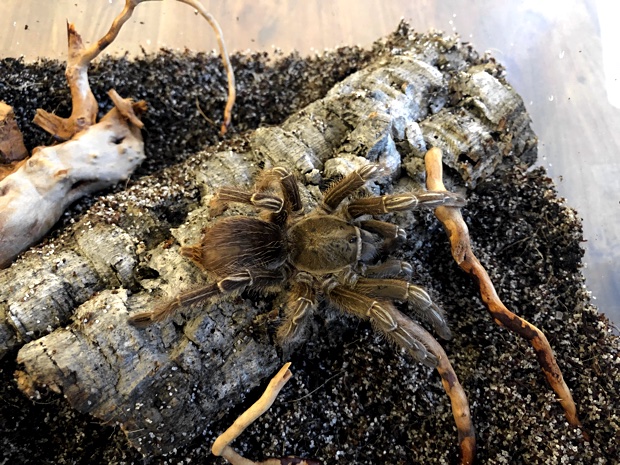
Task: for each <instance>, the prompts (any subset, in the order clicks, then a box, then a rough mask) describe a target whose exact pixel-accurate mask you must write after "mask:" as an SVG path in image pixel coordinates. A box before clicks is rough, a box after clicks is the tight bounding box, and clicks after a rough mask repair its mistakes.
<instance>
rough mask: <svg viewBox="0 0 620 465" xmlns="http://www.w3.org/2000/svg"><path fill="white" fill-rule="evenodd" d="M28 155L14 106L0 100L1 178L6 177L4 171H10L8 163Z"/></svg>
mask: <svg viewBox="0 0 620 465" xmlns="http://www.w3.org/2000/svg"><path fill="white" fill-rule="evenodd" d="M27 156H28V151H27V150H26V147H25V146H24V137H23V136H22V133H21V131H20V130H19V128H18V127H17V122H16V121H15V113H14V112H13V108H12V107H11V106H10V105H7V104H6V103H5V102H0V180H1V179H2V178H3V177H4V175H3V171H4V172H6V171H10V170H8V169H6V165H10V164H12V163H14V162H17V161H19V160H23V159H24V158H26V157H27ZM3 165H5V166H3Z"/></svg>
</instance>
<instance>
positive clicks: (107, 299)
mask: <svg viewBox="0 0 620 465" xmlns="http://www.w3.org/2000/svg"><path fill="white" fill-rule="evenodd" d="M471 61H472V57H471V56H469V55H468V51H467V49H466V48H462V47H456V46H455V43H454V42H450V41H445V40H443V38H441V37H440V36H431V37H430V39H428V40H425V41H424V43H419V44H417V45H414V46H412V48H411V49H410V50H395V51H393V54H392V55H389V56H383V57H382V58H381V59H380V60H379V61H378V62H376V63H373V64H372V65H370V66H369V67H368V68H367V69H365V70H363V71H361V72H359V73H356V74H354V75H352V76H351V77H349V78H347V79H346V80H345V81H343V82H342V83H341V84H339V85H337V86H336V87H334V89H333V90H332V91H331V92H330V93H329V94H328V95H327V97H326V98H325V99H322V100H320V101H317V102H315V103H314V104H312V105H310V106H309V107H307V108H305V109H304V110H302V111H300V112H298V113H296V114H295V115H293V116H292V117H290V118H289V119H288V120H287V121H286V122H285V123H284V124H282V125H281V126H279V127H274V128H262V129H260V130H258V131H256V132H254V133H253V134H252V135H251V136H250V147H248V150H247V151H244V152H241V153H237V152H235V151H232V150H229V151H223V152H222V151H221V152H217V153H214V151H209V152H205V153H202V154H197V155H196V156H195V157H194V158H192V159H191V160H189V161H188V162H187V163H185V164H184V165H183V166H180V167H178V168H173V169H171V170H168V171H167V172H164V173H163V174H162V175H161V176H162V177H163V178H162V177H160V178H158V177H153V178H148V179H145V180H144V181H143V184H142V186H136V187H135V189H133V190H131V191H130V192H128V193H119V194H116V195H115V196H112V198H111V200H109V203H110V204H112V205H115V206H116V207H117V208H118V209H119V210H118V211H119V214H118V216H121V217H122V218H115V217H114V215H112V216H111V217H108V218H109V221H108V222H106V221H103V220H99V221H97V214H96V213H93V214H92V215H87V216H86V217H85V218H84V219H83V220H82V221H81V222H80V223H79V224H78V225H75V226H74V227H73V228H72V230H71V231H70V232H69V233H68V236H70V235H71V234H73V235H75V236H76V237H77V238H78V240H75V241H71V240H67V241H65V242H64V243H63V245H62V246H59V247H57V248H56V249H55V250H54V253H53V254H52V258H47V257H46V256H45V254H44V253H43V252H44V251H41V253H38V251H37V249H35V250H33V251H32V252H29V253H27V254H25V256H24V257H23V258H21V259H20V260H18V262H17V263H16V264H15V265H14V266H13V267H12V268H10V269H9V270H5V271H2V272H0V289H1V290H2V293H1V295H2V297H0V299H1V300H0V315H2V314H4V315H6V320H4V321H2V322H1V326H0V337H3V338H4V339H3V340H2V341H0V344H1V345H0V350H3V351H4V353H6V352H7V351H9V350H12V349H14V348H15V347H18V346H19V345H21V344H23V343H24V342H25V341H28V340H32V339H34V340H32V341H31V342H29V343H28V344H26V345H25V346H24V347H22V349H21V350H20V352H19V355H18V361H19V363H20V364H21V371H20V373H19V376H18V380H19V383H20V386H21V387H22V388H23V390H24V391H25V392H27V393H28V394H29V395H31V396H36V395H37V390H38V389H41V386H47V387H49V388H51V389H53V390H56V391H58V392H62V393H63V394H64V395H65V396H66V398H67V401H68V402H69V403H70V404H71V405H72V406H73V407H74V408H76V409H78V410H80V411H83V412H88V413H90V414H92V415H94V416H95V417H97V418H99V419H101V420H103V421H106V422H118V423H119V424H120V427H121V428H122V429H123V431H125V433H126V434H127V437H128V439H129V441H130V443H131V444H132V445H134V446H135V447H138V448H139V449H140V450H141V451H142V452H143V453H145V454H156V453H162V452H166V451H169V450H171V449H172V448H173V447H178V446H179V445H180V444H183V443H186V442H187V441H188V440H189V439H191V438H192V437H194V436H196V435H197V434H198V433H199V432H200V431H201V430H202V429H204V428H205V427H207V426H208V424H210V423H212V422H213V421H215V420H216V419H217V418H219V417H220V416H221V415H222V414H223V410H224V409H225V408H227V407H229V406H232V405H235V404H237V403H238V402H240V401H241V400H242V399H243V398H244V397H245V393H247V392H248V390H249V389H251V388H253V387H255V386H257V385H258V384H259V383H261V382H262V380H263V379H265V378H266V377H268V376H270V375H271V374H273V372H274V370H275V369H276V367H277V366H279V365H280V364H281V362H282V361H281V360H280V356H279V355H278V352H277V350H276V347H275V345H274V344H273V342H272V341H271V338H270V337H269V334H268V332H267V331H266V328H265V326H264V325H262V324H258V323H257V320H256V318H257V317H258V316H259V315H260V314H262V313H265V312H267V311H269V310H270V309H271V307H270V306H269V303H268V302H269V301H266V300H264V299H257V298H256V297H255V296H244V297H241V298H237V299H234V300H227V301H224V302H222V303H220V304H218V305H214V306H210V307H209V308H206V309H192V310H188V311H187V312H186V317H187V323H185V324H183V319H182V318H180V317H178V318H177V319H176V320H175V321H173V322H171V323H167V324H165V325H161V326H158V325H155V326H154V327H152V328H150V329H148V330H146V331H144V330H138V329H136V328H133V327H130V326H129V325H127V323H126V318H127V315H128V314H130V313H133V312H137V311H140V310H144V309H145V308H148V307H150V306H152V305H153V304H154V302H155V301H156V300H157V299H159V298H161V297H165V296H167V295H172V294H176V292H177V291H178V289H179V288H184V287H192V286H193V285H195V284H197V283H203V282H204V281H205V280H206V279H207V278H206V277H205V276H203V275H202V274H201V273H200V271H199V270H198V269H197V268H196V267H194V266H193V265H192V264H190V263H189V262H188V261H187V260H185V259H183V258H182V257H181V256H180V254H179V253H178V251H179V244H178V243H181V244H188V243H193V242H196V241H197V240H198V238H199V237H200V231H201V229H202V228H203V227H205V226H206V225H208V223H209V219H208V215H207V213H206V212H207V208H206V205H207V204H208V202H209V200H210V198H211V196H212V195H213V194H214V192H215V190H216V189H217V188H219V187H221V186H224V185H250V184H251V183H252V181H253V179H254V176H255V175H256V173H257V170H258V165H259V164H261V165H267V166H269V165H284V166H287V167H289V168H291V169H293V170H295V171H297V172H298V173H300V174H301V175H302V176H301V177H302V181H303V182H304V183H305V184H306V189H303V190H302V195H304V196H305V197H306V198H307V199H309V200H310V199H313V198H314V199H315V198H316V197H318V189H319V185H323V184H324V183H325V182H326V181H328V179H329V178H331V177H333V176H337V175H339V174H345V173H348V172H350V171H351V170H353V169H354V168H355V167H356V161H358V160H359V159H358V157H362V158H368V159H370V160H372V161H379V162H382V163H384V164H385V165H386V166H387V167H388V168H390V169H391V173H392V180H393V181H394V183H398V184H397V185H396V186H395V185H394V183H392V182H387V183H385V184H383V185H382V186H375V189H379V188H381V189H383V190H385V191H391V190H393V189H398V188H402V187H407V188H409V187H411V185H415V186H417V187H418V188H421V184H420V180H421V178H422V177H423V172H424V170H423V159H422V154H423V153H424V151H425V149H426V147H427V145H428V144H433V145H438V146H440V147H443V146H445V147H444V151H445V157H446V160H447V163H448V165H449V166H453V167H454V168H455V170H454V171H453V172H452V173H451V175H450V179H449V180H448V181H447V184H448V185H449V186H454V185H463V184H465V183H467V184H468V185H470V186H472V185H475V183H476V182H477V181H478V180H480V179H484V177H485V176H488V174H489V173H490V172H492V171H493V169H494V168H497V167H498V166H500V165H501V164H502V163H503V161H504V158H505V157H506V156H507V155H510V156H511V157H512V160H514V159H515V158H519V157H523V158H524V159H525V160H531V156H532V153H533V150H534V149H535V143H534V142H535V136H534V135H533V133H532V131H531V129H530V128H529V126H528V125H527V124H524V122H527V114H526V112H525V109H524V107H523V104H522V103H521V102H520V99H519V98H518V96H516V94H515V93H514V91H512V89H510V87H509V86H507V85H506V84H505V83H504V82H503V81H502V79H501V78H500V76H499V74H500V72H499V70H497V69H496V68H493V67H492V65H491V64H489V65H488V66H489V68H488V69H481V68H480V67H479V66H478V63H476V66H474V67H473V68H472V66H471V64H472V63H471ZM478 73H487V74H488V75H489V77H490V78H491V81H490V82H493V84H492V85H490V86H479V85H478V86H477V85H476V84H475V83H476V82H480V81H481V82H485V83H487V82H488V78H487V77H486V76H483V77H481V76H478ZM468 76H469V78H470V81H471V82H473V83H474V84H472V85H471V86H470V87H468V88H466V89H465V90H462V91H461V93H460V94H459V95H460V96H461V98H460V99H457V100H456V101H455V102H451V101H450V98H449V96H454V95H455V94H454V91H453V90H452V89H451V86H453V85H455V83H456V81H457V80H458V82H463V81H467V77H468ZM476 76H477V78H475V77H476ZM478 78H479V79H478ZM489 89H501V91H500V92H499V93H498V96H489V95H486V94H485V92H489ZM503 98H508V99H509V101H508V102H507V103H506V104H505V105H503V106H502V105H499V108H503V109H504V110H502V111H503V113H499V114H498V115H497V117H493V119H489V117H487V116H486V115H485V113H484V111H483V110H482V108H483V106H482V105H481V104H479V103H476V102H491V101H499V103H501V102H503V100H502V99H503ZM442 113H444V114H446V115H463V114H466V115H467V118H468V121H470V122H471V123H472V124H469V125H462V126H454V127H450V131H451V132H449V133H447V132H446V133H445V134H449V135H450V136H452V137H453V138H456V139H457V140H459V141H469V142H463V143H461V145H455V144H452V143H451V142H452V139H451V138H450V137H449V136H448V135H446V136H443V135H442V134H444V133H437V132H432V131H431V129H428V130H425V124H426V123H427V122H428V121H429V120H431V119H432V118H434V117H435V118H436V117H437V115H440V114H442ZM472 128H475V131H474V130H473V129H472ZM459 131H461V132H462V133H459ZM468 131H473V132H471V133H470V132H468ZM468 144H469V145H468ZM451 148H452V150H451ZM470 153H476V154H478V155H477V156H479V158H478V160H477V161H476V159H475V158H474V157H473V156H468V154H470ZM401 166H404V168H405V170H406V173H407V175H409V176H408V177H407V176H403V174H404V173H403V172H402V170H401V169H400V168H401ZM173 174H174V175H173ZM410 178H411V179H413V181H412V180H411V179H410ZM155 187H157V188H158V189H159V190H157V189H155ZM450 188H451V187H450ZM197 191H198V192H200V197H201V200H200V204H199V205H198V204H196V197H195V195H194V194H195V193H196V192H197ZM164 192H165V193H166V195H164ZM166 196H168V197H166ZM167 199H173V200H172V201H170V200H167ZM190 207H195V208H194V209H193V210H192V211H191V212H190V213H189V214H188V215H187V218H186V219H185V220H184V221H182V222H181V223H180V224H179V225H178V226H179V227H177V228H173V229H170V227H171V224H170V223H169V222H168V220H163V218H166V217H170V215H166V213H165V212H167V211H169V210H171V209H176V211H180V212H184V211H186V210H187V209H189V208H190ZM123 210H125V211H127V212H131V213H130V214H128V215H126V214H125V211H123ZM142 216H143V219H144V221H142ZM402 221H403V222H406V221H407V220H406V218H402ZM403 226H404V225H403ZM409 226H410V225H409ZM168 231H169V234H171V235H172V238H173V240H169V238H168V235H169V234H168ZM416 233H419V236H418V239H419V240H423V239H424V237H427V236H428V232H424V231H416ZM85 234H86V235H90V236H89V239H88V240H85V239H84V238H83V237H84V235H85ZM425 235H426V236H425ZM80 237H82V239H81V240H80V239H79V238H80ZM175 241H176V243H175ZM104 244H106V247H108V249H107V250H106V251H105V253H102V250H103V249H101V248H102V247H103V246H104ZM410 246H411V244H410ZM59 256H60V257H63V256H64V257H69V256H75V257H76V259H77V260H75V262H76V263H83V266H82V267H81V268H80V269H78V270H76V273H78V274H77V275H74V277H73V282H75V283H77V284H75V286H77V287H79V286H80V284H79V283H80V281H81V280H82V279H83V277H84V278H87V279H84V282H87V283H89V285H88V286H84V287H83V288H81V290H82V294H81V296H80V297H79V298H78V299H75V300H74V301H69V300H66V301H64V302H63V303H62V304H61V305H59V308H58V310H57V311H56V317H55V318H54V319H52V321H50V320H49V319H48V317H47V314H48V313H49V310H48V308H47V307H46V304H45V303H42V302H41V300H42V297H41V296H40V295H39V293H38V292H33V288H36V289H37V290H40V291H41V292H44V293H45V295H48V294H47V292H49V289H51V288H52V286H53V283H54V281H55V280H56V281H61V282H64V281H63V280H65V279H66V278H65V277H63V276H62V272H61V276H60V277H57V276H56V274H55V273H54V269H53V268H54V265H52V264H51V263H49V262H50V261H53V260H56V259H57V257H59ZM40 262H46V263H47V264H46V265H41V266H39V267H38V269H34V270H33V268H32V267H31V266H30V265H31V264H39V263H40ZM119 263H122V266H119ZM95 264H96V265H95ZM72 266H73V265H72ZM60 268H62V266H61V267H60ZM26 270H31V271H30V273H31V274H30V275H28V274H27V273H26ZM39 270H41V272H39ZM56 286H60V284H56ZM5 289H11V292H4V290H5ZM26 295H27V296H28V298H26V299H23V296H26ZM15 296H22V298H19V297H18V298H16V297H15ZM73 312H75V313H73ZM72 313H73V322H72V323H70V324H68V323H69V320H68V316H69V315H71V314H72ZM43 321H45V323H41V322H43ZM16 322H19V324H17V323H16ZM67 324H68V325H67ZM35 325H38V326H35ZM65 325H67V326H66V327H63V326H65ZM48 333H49V334H48ZM45 334H47V335H45ZM457 369H458V368H457Z"/></svg>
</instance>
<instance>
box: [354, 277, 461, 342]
mask: <svg viewBox="0 0 620 465" xmlns="http://www.w3.org/2000/svg"><path fill="white" fill-rule="evenodd" d="M354 289H355V290H356V291H358V292H360V293H362V294H364V295H367V296H369V297H384V298H389V299H395V300H400V301H402V302H408V303H409V304H410V305H411V306H412V307H413V310H414V311H415V312H416V313H417V314H418V315H419V316H420V317H421V318H422V319H423V320H425V321H427V322H428V323H430V324H431V325H432V327H433V329H434V330H435V331H436V332H437V334H439V337H441V338H442V339H446V340H447V339H451V338H452V334H451V332H450V328H449V327H448V323H447V322H446V319H445V312H444V311H443V309H442V308H440V307H439V306H438V305H436V304H435V303H433V301H432V300H431V297H430V295H428V292H426V290H425V289H424V288H422V287H420V286H416V285H414V284H411V283H409V282H407V281H402V280H400V279H372V278H368V277H364V278H359V279H358V280H357V282H356V283H355V287H354Z"/></svg>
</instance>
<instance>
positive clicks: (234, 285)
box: [129, 270, 283, 327]
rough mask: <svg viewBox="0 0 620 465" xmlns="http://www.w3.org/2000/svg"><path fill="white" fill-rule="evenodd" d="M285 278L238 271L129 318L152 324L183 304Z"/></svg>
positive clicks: (274, 273) (270, 284)
mask: <svg viewBox="0 0 620 465" xmlns="http://www.w3.org/2000/svg"><path fill="white" fill-rule="evenodd" d="M282 279H283V275H282V272H281V271H276V270H245V271H242V272H239V273H234V274H231V275H229V276H227V277H225V278H223V279H221V280H219V281H218V282H217V283H212V284H208V285H206V286H202V287H199V288H196V289H191V290H189V291H185V292H182V293H181V294H179V295H177V296H176V297H175V298H174V299H171V300H168V301H166V302H164V303H162V304H160V305H158V306H157V307H155V308H154V309H153V310H151V311H148V312H141V313H137V314H135V315H132V316H130V317H129V323H131V324H132V325H134V326H138V327H146V326H148V325H150V324H151V323H154V322H157V321H163V320H166V319H168V318H169V317H171V316H172V315H174V314H175V313H176V312H177V311H178V310H179V309H180V308H182V307H188V306H191V305H196V304H199V303H202V302H205V301H207V300H210V299H214V298H217V299H221V298H224V297H225V296H227V295H230V294H234V293H240V292H242V291H243V290H244V289H246V288H248V287H249V288H253V289H268V288H270V287H273V286H277V285H279V284H280V283H281V282H282Z"/></svg>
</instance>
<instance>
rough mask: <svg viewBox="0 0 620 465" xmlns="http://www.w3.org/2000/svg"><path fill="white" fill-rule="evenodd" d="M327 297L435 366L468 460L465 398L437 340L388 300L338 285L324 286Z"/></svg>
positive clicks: (470, 445) (472, 444)
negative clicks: (381, 299) (377, 298)
mask: <svg viewBox="0 0 620 465" xmlns="http://www.w3.org/2000/svg"><path fill="white" fill-rule="evenodd" d="M327 297H328V298H329V300H330V301H331V302H332V303H333V304H334V305H335V306H336V307H338V308H339V309H341V310H342V311H344V312H346V313H350V314H352V315H355V316H357V317H359V318H362V319H370V320H371V322H372V323H373V326H374V327H375V328H376V329H378V330H380V331H381V332H382V333H383V334H385V335H386V336H387V337H388V338H389V339H390V340H391V341H393V342H394V343H396V344H398V345H399V346H400V347H403V348H405V350H407V352H408V353H409V354H410V355H411V356H412V357H413V358H415V359H416V360H418V361H420V362H422V363H424V364H425V365H427V366H429V367H432V368H435V369H436V370H437V372H438V373H439V376H441V382H442V385H443V387H444V390H445V391H446V394H448V397H449V398H450V403H451V406H452V416H453V417H454V422H455V424H456V429H457V431H458V435H459V447H460V452H461V463H462V464H472V463H473V461H474V455H475V449H476V430H475V428H474V425H473V422H472V419H471V413H470V410H469V402H468V401H467V396H466V395H465V391H464V390H463V387H462V386H461V384H460V383H459V380H458V378H457V376H456V373H455V372H454V368H452V365H451V364H450V361H449V360H448V356H447V355H446V353H445V351H444V350H443V348H442V347H441V345H440V344H439V342H437V341H436V340H435V338H434V337H433V336H432V335H431V334H430V333H429V332H428V331H426V330H425V329H424V328H422V327H421V326H420V325H418V324H417V323H416V322H414V321H413V320H412V319H411V318H409V317H407V316H406V315H405V314H404V313H402V312H400V311H398V310H397V309H396V308H395V307H394V306H393V305H392V304H391V303H389V302H385V301H377V300H374V299H373V298H371V297H369V296H365V295H362V294H359V293H357V292H356V291H355V290H353V289H350V288H348V287H346V286H342V285H336V286H334V287H333V288H332V289H330V290H328V291H327Z"/></svg>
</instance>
